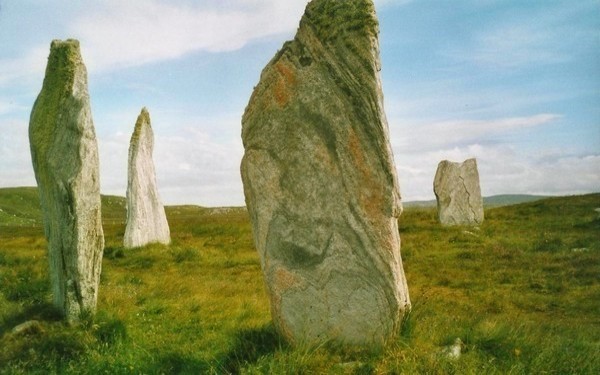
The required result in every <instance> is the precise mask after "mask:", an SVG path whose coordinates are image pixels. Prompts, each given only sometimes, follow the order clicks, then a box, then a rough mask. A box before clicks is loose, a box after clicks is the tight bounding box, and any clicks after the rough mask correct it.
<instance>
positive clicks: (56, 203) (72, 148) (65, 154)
mask: <svg viewBox="0 0 600 375" xmlns="http://www.w3.org/2000/svg"><path fill="white" fill-rule="evenodd" d="M29 141H30V146H31V158H32V161H33V169H34V171H35V178H36V180H37V183H38V187H39V193H40V201H41V205H42V211H43V214H44V230H45V233H46V237H47V239H48V258H49V262H50V279H51V283H52V291H53V294H54V305H55V306H56V307H57V308H58V309H59V310H60V311H61V312H62V313H63V314H64V316H65V318H66V319H67V320H69V321H75V320H78V319H79V318H80V316H81V314H82V313H93V312H94V311H95V310H96V300H97V297H98V284H99V281H100V271H101V267H102V252H103V250H104V235H103V231H102V216H101V212H100V205H101V204H100V179H99V164H98V146H97V143H96V134H95V131H94V124H93V121H92V114H91V109H90V99H89V95H88V88H87V72H86V69H85V65H84V64H83V61H82V59H81V54H80V52H79V42H78V41H77V40H73V39H69V40H67V41H60V40H54V41H52V44H51V47H50V56H49V57H48V65H47V67H46V76H45V77H44V83H43V86H42V90H41V92H40V94H39V95H38V97H37V100H36V101H35V104H34V106H33V110H32V112H31V118H30V122H29Z"/></svg>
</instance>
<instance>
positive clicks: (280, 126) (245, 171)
mask: <svg viewBox="0 0 600 375" xmlns="http://www.w3.org/2000/svg"><path fill="white" fill-rule="evenodd" d="M378 32H379V29H378V22H377V18H376V16H375V10H374V6H373V2H372V1H371V0H347V1H339V0H338V1H336V0H313V1H312V2H310V3H309V4H308V5H307V8H306V12H305V14H304V17H303V18H302V20H301V22H300V27H299V29H298V32H297V34H296V37H295V39H294V40H293V41H291V42H287V43H285V44H284V45H283V48H282V49H281V50H280V51H279V52H278V53H277V54H276V56H275V57H274V58H273V59H272V60H271V62H270V63H269V64H268V65H267V66H266V67H265V68H264V70H263V72H262V74H261V78H260V82H259V84H258V86H257V87H256V88H255V90H254V92H253V94H252V97H251V98H250V102H249V104H248V106H247V108H246V111H245V113H244V117H243V119H242V138H243V142H244V147H245V154H244V158H243V160H242V165H241V172H242V179H243V182H244V193H245V196H246V204H247V206H248V209H249V213H250V217H251V220H252V226H253V232H254V240H255V245H256V247H257V249H258V252H259V254H260V258H261V264H262V269H263V272H264V276H265V279H266V285H267V290H268V294H269V296H270V301H271V313H272V317H273V320H274V323H275V325H276V327H277V328H278V329H279V331H280V332H281V333H282V334H283V335H284V336H285V337H286V338H287V339H288V340H289V341H291V342H293V343H302V342H308V343H317V342H322V341H333V342H338V343H346V344H352V345H371V344H373V345H381V344H383V343H384V342H385V341H386V340H387V339H388V338H390V337H391V336H392V335H393V334H394V332H395V330H396V328H398V326H399V324H400V322H401V318H402V315H403V313H404V311H405V310H406V309H407V308H408V307H409V304H410V302H409V297H408V290H407V286H406V279H405V276H404V271H403V268H402V259H401V257H400V238H399V234H398V226H397V218H398V217H399V215H400V213H401V211H402V205H401V202H400V192H399V187H398V181H397V177H396V169H395V166H394V160H393V156H392V151H391V147H390V143H389V136H388V125H387V120H386V118H385V114H384V111H383V95H382V90H381V83H380V78H379V70H380V61H379V50H378V49H379V46H378Z"/></svg>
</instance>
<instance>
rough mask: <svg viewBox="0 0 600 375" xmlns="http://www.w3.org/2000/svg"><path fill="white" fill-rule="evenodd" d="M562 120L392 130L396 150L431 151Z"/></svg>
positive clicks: (495, 121)
mask: <svg viewBox="0 0 600 375" xmlns="http://www.w3.org/2000/svg"><path fill="white" fill-rule="evenodd" d="M560 118H561V116H560V115H557V114H552V113H541V114H537V115H533V116H527V117H510V118H501V119H492V120H451V121H442V122H434V123H428V124H408V123H401V125H399V126H393V127H392V139H394V144H395V146H396V147H397V148H398V149H399V150H403V152H406V151H414V150H421V151H422V150H432V149H442V148H445V147H450V146H455V145H459V146H460V145H465V144H469V143H471V144H472V143H476V142H482V141H485V140H491V139H494V140H495V141H496V142H497V141H498V140H499V136H500V135H503V134H507V133H512V132H516V131H519V130H523V129H527V128H532V127H536V126H541V125H546V124H550V123H552V122H554V121H556V120H558V119H560Z"/></svg>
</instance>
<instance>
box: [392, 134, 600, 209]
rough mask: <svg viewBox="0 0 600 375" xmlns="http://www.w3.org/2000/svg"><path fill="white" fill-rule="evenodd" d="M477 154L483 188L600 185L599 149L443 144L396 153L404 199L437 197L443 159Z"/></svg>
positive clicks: (566, 190)
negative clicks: (528, 150) (578, 150)
mask: <svg viewBox="0 0 600 375" xmlns="http://www.w3.org/2000/svg"><path fill="white" fill-rule="evenodd" d="M472 157H475V158H477V165H478V169H479V176H480V183H481V191H482V194H483V195H484V196H490V195H496V194H545V195H570V194H583V193H588V192H592V191H600V190H599V189H600V186H599V185H598V181H600V154H589V155H580V156H573V155H569V154H567V153H565V152H559V153H556V154H553V155H552V156H551V157H548V155H544V154H543V153H542V154H541V155H540V154H536V153H525V152H520V151H519V150H518V149H517V148H515V147H513V146H510V145H492V146H482V145H479V144H471V145H468V146H464V147H454V148H448V149H440V150H437V151H427V152H420V153H402V154H397V155H396V164H397V166H398V174H399V179H400V187H401V190H402V195H403V200H405V201H411V200H428V199H434V194H433V178H434V176H435V172H436V170H437V165H438V163H439V162H440V161H441V160H451V161H455V162H462V161H464V160H466V159H468V158H472Z"/></svg>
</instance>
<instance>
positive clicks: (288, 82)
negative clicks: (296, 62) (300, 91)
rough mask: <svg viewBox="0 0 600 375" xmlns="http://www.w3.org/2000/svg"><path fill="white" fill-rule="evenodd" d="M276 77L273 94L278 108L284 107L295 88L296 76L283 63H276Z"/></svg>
mask: <svg viewBox="0 0 600 375" xmlns="http://www.w3.org/2000/svg"><path fill="white" fill-rule="evenodd" d="M275 69H276V70H277V73H279V74H278V76H277V81H276V82H275V87H274V92H273V94H274V95H275V101H276V102H277V104H278V105H279V106H280V107H283V106H285V105H286V104H287V103H288V102H289V101H290V98H291V95H292V91H293V90H294V87H295V86H296V82H297V80H296V74H295V73H294V71H293V70H292V69H291V68H290V67H289V66H288V65H287V64H286V63H285V62H283V61H278V62H277V63H276V64H275Z"/></svg>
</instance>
